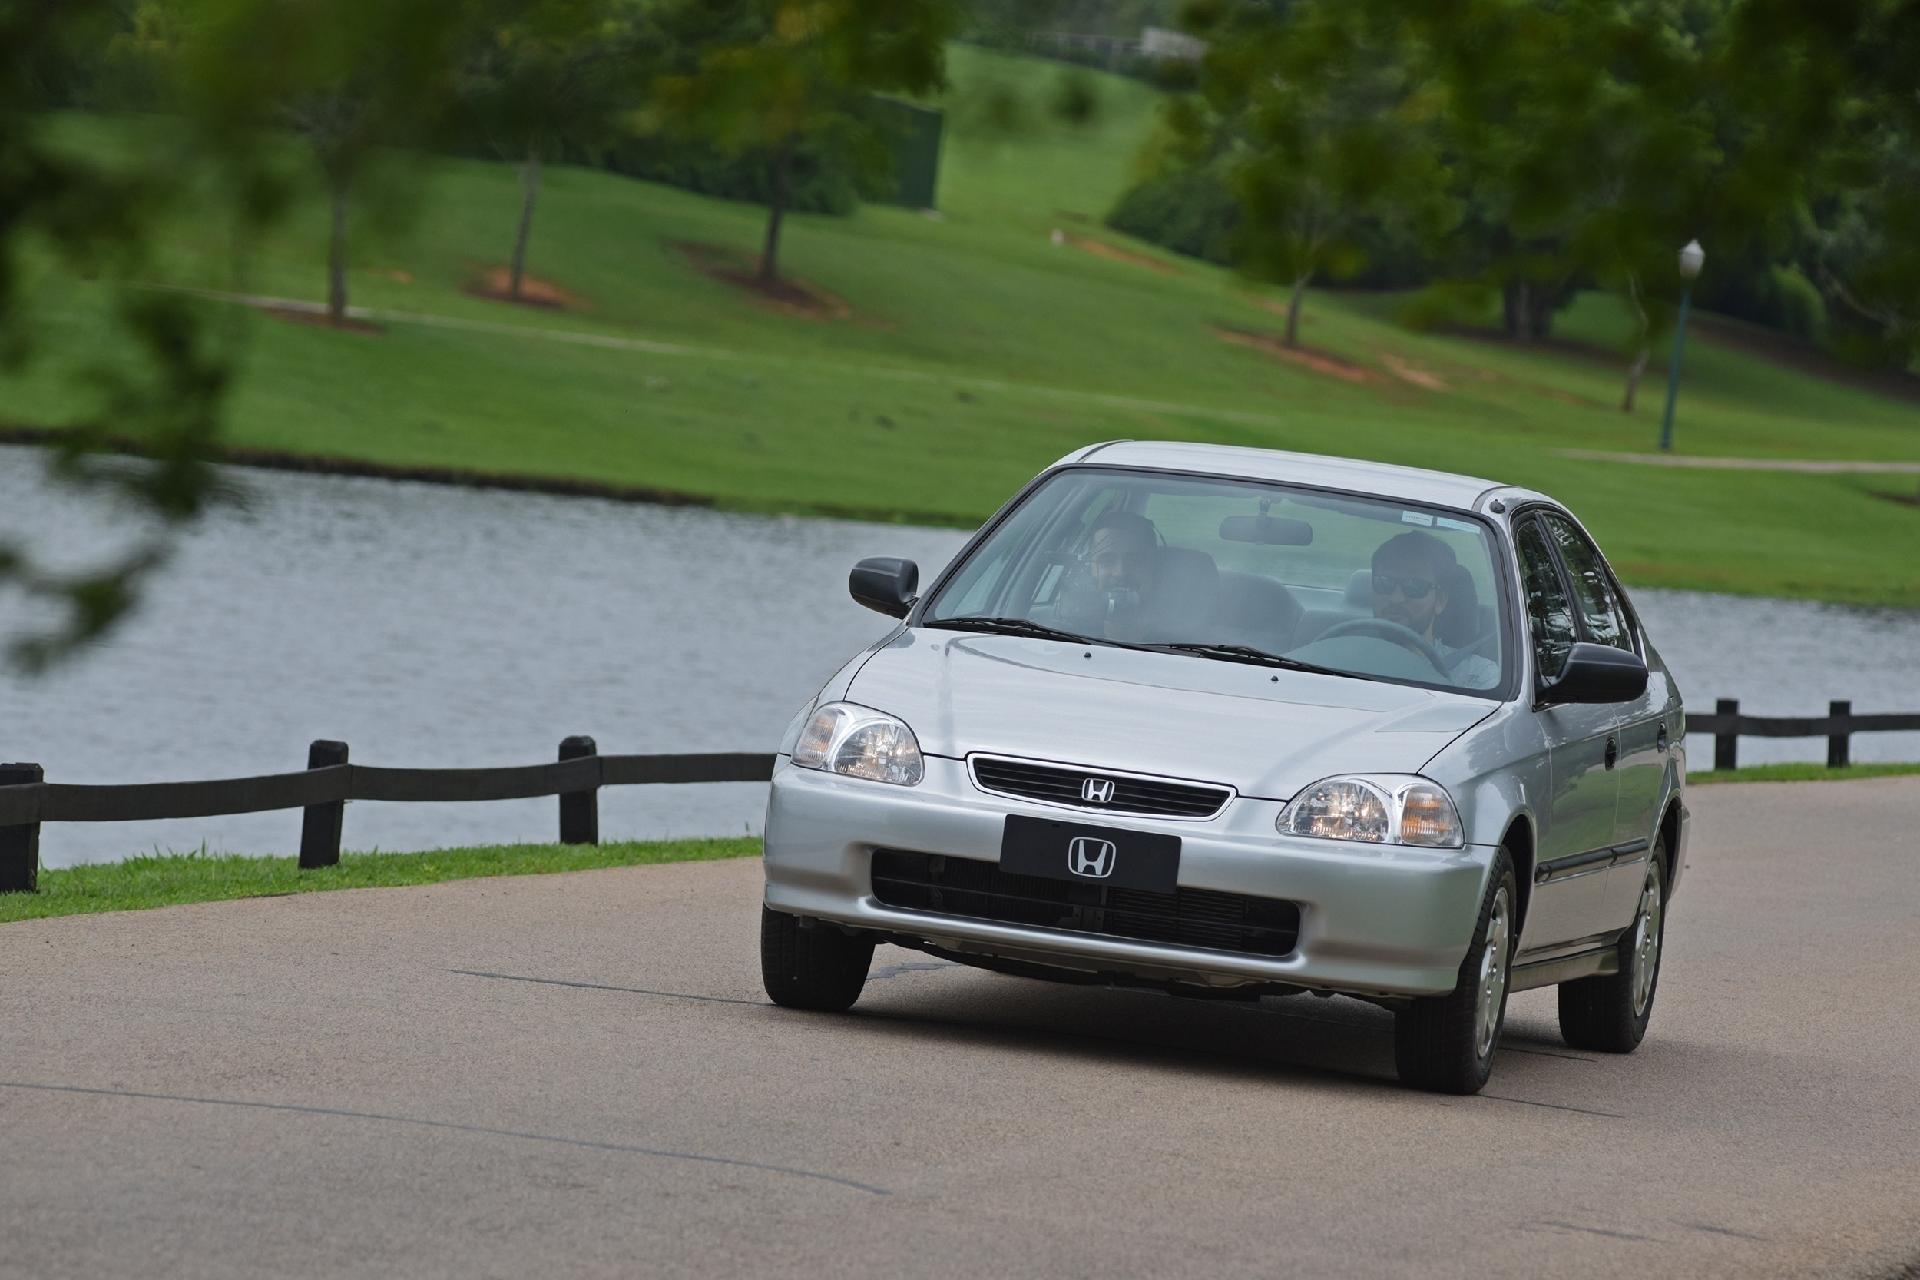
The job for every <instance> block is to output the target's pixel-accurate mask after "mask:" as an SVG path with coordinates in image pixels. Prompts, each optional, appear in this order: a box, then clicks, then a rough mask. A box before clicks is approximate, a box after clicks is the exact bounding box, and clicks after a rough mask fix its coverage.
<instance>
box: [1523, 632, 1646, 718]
mask: <svg viewBox="0 0 1920 1280" xmlns="http://www.w3.org/2000/svg"><path fill="white" fill-rule="evenodd" d="M1646 691H1647V664H1646V663H1645V662H1644V661H1642V660H1641V658H1640V655H1638V654H1636V653H1629V652H1628V651H1627V650H1625V649H1616V648H1614V647H1613V646H1612V645H1610V644H1576V645H1574V646H1573V648H1572V649H1571V650H1569V651H1568V653H1567V662H1566V665H1565V666H1563V667H1562V668H1560V674H1559V676H1558V677H1556V678H1555V679H1553V680H1551V681H1549V682H1548V683H1547V685H1546V687H1545V688H1543V689H1542V690H1540V703H1541V705H1542V706H1559V705H1561V704H1563V703H1602V702H1632V701H1633V700H1634V699H1635V698H1638V697H1639V696H1640V695H1641V694H1643V693H1645V692H1646Z"/></svg>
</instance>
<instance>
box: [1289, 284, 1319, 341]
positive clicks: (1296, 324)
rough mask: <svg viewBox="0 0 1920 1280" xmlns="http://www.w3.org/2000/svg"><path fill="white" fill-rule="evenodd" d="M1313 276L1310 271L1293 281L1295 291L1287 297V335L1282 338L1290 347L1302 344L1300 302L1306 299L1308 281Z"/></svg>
mask: <svg viewBox="0 0 1920 1280" xmlns="http://www.w3.org/2000/svg"><path fill="white" fill-rule="evenodd" d="M1312 278H1313V273H1312V272H1308V273H1307V274H1306V275H1304V276H1301V277H1300V278H1299V279H1298V280H1295V281H1294V282H1293V293H1292V295H1291V296H1289V297H1288V298H1287V336H1286V337H1285V338H1284V339H1282V341H1283V342H1285V344H1286V345H1287V346H1288V347H1298V346H1299V345H1300V304H1301V303H1302V302H1304V301H1306V297H1307V281H1308V280H1310V279H1312Z"/></svg>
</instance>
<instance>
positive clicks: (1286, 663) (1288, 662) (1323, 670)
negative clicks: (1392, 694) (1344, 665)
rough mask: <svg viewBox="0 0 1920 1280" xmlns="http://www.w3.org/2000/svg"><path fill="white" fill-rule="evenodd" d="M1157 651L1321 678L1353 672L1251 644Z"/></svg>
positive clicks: (1185, 645) (1175, 646) (1196, 645)
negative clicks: (1320, 664)
mask: <svg viewBox="0 0 1920 1280" xmlns="http://www.w3.org/2000/svg"><path fill="white" fill-rule="evenodd" d="M1152 647H1153V648H1155V649H1167V650H1170V651H1172V652H1174V653H1191V654H1195V655H1197V656H1199V657H1202V658H1221V659H1224V660H1225V661H1228V662H1251V663H1254V664H1256V665H1258V666H1262V667H1279V668H1281V669H1282V670H1284V671H1308V672H1312V673H1313V674H1314V675H1321V676H1352V675H1353V672H1351V671H1340V670H1337V669H1336V668H1333V667H1323V666H1319V665H1318V664H1316V663H1312V662H1302V661H1300V659H1298V658H1289V657H1287V656H1286V655H1285V654H1282V653H1269V652H1267V651H1266V650H1265V649H1256V648H1254V647H1253V646H1252V645H1250V644H1204V643H1181V644H1156V645H1154V646H1152Z"/></svg>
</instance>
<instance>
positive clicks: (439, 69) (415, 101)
mask: <svg viewBox="0 0 1920 1280" xmlns="http://www.w3.org/2000/svg"><path fill="white" fill-rule="evenodd" d="M198 7H199V9H200V10H201V16H202V21H201V22H200V24H199V25H198V26H197V28H196V29H195V33H194V35H193V37H192V38H191V39H189V41H188V42H187V44H186V46H185V49H184V57H183V74H184V85H185V88H186V91H187V94H188V101H189V107H190V109H191V110H193V111H194V112H196V113H197V114H198V115H199V116H200V117H201V118H203V119H206V120H210V121H217V122H221V123H222V124H223V125H225V126H226V127H228V128H232V127H234V126H236V125H248V124H250V125H256V126H257V125H263V124H274V123H278V124H283V125H285V126H287V127H289V128H291V129H293V130H294V131H295V132H296V133H298V134H299V135H300V136H301V137H303V138H304V139H306V142H307V144H308V146H309V148H310V149H311V151H312V153H313V158H314V161H315V162H316V164H317V165H318V167H319V169H320V173H321V176H322V179H323V181H324V182H325V185H326V189H327V204H328V222H327V226H328V235H327V318H328V320H329V321H330V322H331V323H332V324H334V325H342V324H344V323H345V321H346V313H347V251H348V243H347V229H348V224H347V215H348V211H349V206H350V201H351V199H352V196H353V193H354V189H355V186H356V183H357V182H358V181H359V180H360V179H361V177H362V176H363V174H364V172H365V169H366V166H367V164H368V162H369V160H370V158H371V156H372V155H373V153H374V151H375V149H376V148H379V147H394V146H401V145H405V144H409V143H412V144H419V143H422V142H425V141H428V140H430V139H431V138H432V137H433V136H434V135H435V132H436V130H437V129H438V128H439V127H440V126H441V125H442V124H443V123H444V121H445V119H446V116H447V113H448V110H449V107H450V105H451V103H452V102H453V101H454V96H455V89H456V85H457V76H458V71H459V67H460V57H461V54H462V53H464V51H465V50H466V49H468V48H470V47H471V35H472V33H473V32H474V30H475V29H476V28H477V27H478V25H479V23H480V20H481V18H482V12H481V10H480V8H479V0H408V2H407V3H393V2H391V0H198Z"/></svg>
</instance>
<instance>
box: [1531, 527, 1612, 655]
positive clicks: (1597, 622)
mask: <svg viewBox="0 0 1920 1280" xmlns="http://www.w3.org/2000/svg"><path fill="white" fill-rule="evenodd" d="M1546 523H1547V527H1548V528H1549V529H1551V530H1552V531H1553V541H1554V545H1555V546H1557V547H1559V548H1560V557H1561V559H1562V560H1563V561H1564V562H1565V563H1566V566H1567V576H1568V577H1569V578H1571V579H1572V580H1573V598H1574V601H1575V602H1576V603H1577V604H1578V605H1579V606H1580V621H1581V624H1582V626H1583V628H1584V629H1585V631H1586V633H1587V639H1589V640H1591V641H1593V642H1594V643H1595V644H1610V645H1612V646H1613V647H1614V648H1616V649H1628V650H1631V649H1632V648H1633V630H1632V628H1631V627H1629V626H1628V625H1627V615H1626V610H1624V609H1622V608H1621V607H1620V598H1619V597H1618V596H1616V595H1615V594H1614V592H1613V584H1612V583H1611V582H1610V581H1608V579H1607V567H1606V565H1605V563H1604V562H1602V561H1601V559H1600V553H1599V551H1597V550H1596V549H1595V548H1594V545H1593V544H1592V543H1591V542H1588V541H1587V539H1586V535H1584V534H1582V533H1581V532H1580V531H1579V530H1578V529H1576V528H1574V527H1573V526H1572V525H1571V524H1568V523H1567V522H1566V521H1565V520H1561V519H1559V518H1557V517H1555V516H1548V517H1546Z"/></svg>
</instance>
